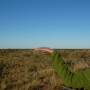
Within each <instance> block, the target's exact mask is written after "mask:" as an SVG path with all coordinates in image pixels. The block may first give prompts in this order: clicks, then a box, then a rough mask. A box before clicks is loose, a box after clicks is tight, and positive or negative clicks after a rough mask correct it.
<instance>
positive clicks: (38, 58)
mask: <svg viewBox="0 0 90 90" xmlns="http://www.w3.org/2000/svg"><path fill="white" fill-rule="evenodd" d="M57 51H58V52H60V54H61V55H62V57H63V58H64V60H65V62H66V63H67V64H68V65H69V67H70V69H71V70H73V71H77V70H80V69H85V68H89V66H90V50H88V49H87V50H81V49H80V50H79V49H78V50H75V49H67V50H64V49H63V50H62V49H61V50H57ZM52 64H53V63H52V60H51V57H50V55H49V54H47V53H41V52H35V51H33V50H31V49H0V90H63V87H64V85H63V80H62V79H61V78H60V77H58V75H57V74H56V72H55V71H54V69H53V67H52Z"/></svg>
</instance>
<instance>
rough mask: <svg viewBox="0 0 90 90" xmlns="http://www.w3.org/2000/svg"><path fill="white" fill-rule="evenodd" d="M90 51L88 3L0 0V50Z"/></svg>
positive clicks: (78, 1)
mask: <svg viewBox="0 0 90 90" xmlns="http://www.w3.org/2000/svg"><path fill="white" fill-rule="evenodd" d="M35 47H51V48H90V0H0V48H35Z"/></svg>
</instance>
